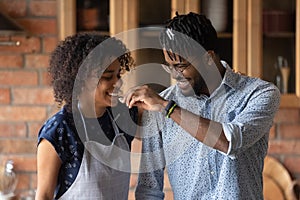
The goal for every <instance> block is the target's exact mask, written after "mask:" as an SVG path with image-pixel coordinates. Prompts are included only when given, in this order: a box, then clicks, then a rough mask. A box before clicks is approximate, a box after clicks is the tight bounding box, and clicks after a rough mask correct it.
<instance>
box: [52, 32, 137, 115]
mask: <svg viewBox="0 0 300 200" xmlns="http://www.w3.org/2000/svg"><path fill="white" fill-rule="evenodd" d="M96 47H97V48H96ZM92 51H93V52H92ZM91 53H93V54H91ZM91 55H93V57H94V58H93V59H91V57H92V56H91ZM111 57H114V58H117V59H118V60H119V62H120V63H121V70H122V71H123V72H125V71H129V70H130V69H131V68H132V67H133V64H134V61H133V58H132V57H131V54H130V52H129V51H128V49H127V48H126V46H125V45H124V44H123V42H122V41H120V40H118V39H116V38H114V37H110V36H107V35H100V34H98V33H91V32H90V33H77V34H75V35H72V36H68V37H66V38H65V40H63V41H61V42H60V43H59V44H58V46H57V47H56V48H55V50H54V51H53V52H52V54H51V57H50V66H49V68H48V71H49V73H50V75H51V78H52V80H51V85H52V86H53V90H54V98H55V101H56V102H57V103H58V105H59V106H62V104H65V107H66V109H67V110H68V111H69V112H71V111H72V101H74V100H77V97H78V95H79V94H80V93H81V88H82V86H83V82H84V80H86V78H87V77H88V76H89V75H90V72H91V71H92V70H94V69H99V71H98V72H99V74H101V73H102V72H103V71H104V70H105V68H106V67H108V65H107V64H109V63H105V61H107V59H106V58H108V59H109V58H111ZM86 60H89V62H86ZM83 63H88V64H83ZM82 68H85V69H82ZM79 70H80V76H78V72H79ZM82 72H84V73H82ZM99 74H98V75H99ZM74 94H76V96H73V95H74Z"/></svg>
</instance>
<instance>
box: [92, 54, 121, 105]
mask: <svg viewBox="0 0 300 200" xmlns="http://www.w3.org/2000/svg"><path fill="white" fill-rule="evenodd" d="M122 84H123V82H122V80H121V64H120V62H119V61H118V60H117V59H116V60H115V61H114V62H112V63H111V64H110V65H109V66H108V67H107V68H106V70H105V71H104V72H103V74H102V76H101V77H100V79H99V82H98V85H97V88H96V90H95V106H96V108H97V107H108V106H112V107H113V106H116V105H117V104H118V96H117V94H118V92H119V90H120V87H121V86H122Z"/></svg>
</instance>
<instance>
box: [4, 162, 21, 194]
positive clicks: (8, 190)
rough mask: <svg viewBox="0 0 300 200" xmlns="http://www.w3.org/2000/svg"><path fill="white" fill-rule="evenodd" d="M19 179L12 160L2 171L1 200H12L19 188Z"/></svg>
mask: <svg viewBox="0 0 300 200" xmlns="http://www.w3.org/2000/svg"><path fill="white" fill-rule="evenodd" d="M17 181H18V180H17V177H16V174H15V172H14V163H13V161H12V160H8V161H6V164H5V166H4V167H3V168H1V169H0V199H4V200H6V199H7V200H8V199H12V198H13V197H14V196H15V195H14V190H15V188H16V186H17Z"/></svg>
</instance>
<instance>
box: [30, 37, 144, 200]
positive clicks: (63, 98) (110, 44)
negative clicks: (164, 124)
mask: <svg viewBox="0 0 300 200" xmlns="http://www.w3.org/2000/svg"><path fill="white" fill-rule="evenodd" d="M132 66H133V59H132V57H131V55H130V53H129V52H128V50H127V49H126V47H125V46H124V44H123V43H122V42H121V41H120V40H117V39H115V38H112V37H109V36H101V35H98V34H96V33H82V34H76V35H73V36H69V37H67V38H66V39H65V40H64V41H62V42H61V43H60V44H59V45H58V46H57V48H56V49H55V50H54V52H53V53H52V55H51V60H50V67H49V72H50V74H51V76H52V85H53V89H54V97H55V100H56V102H58V104H59V105H60V106H62V105H63V106H62V108H61V110H60V111H59V112H57V113H56V114H55V115H54V116H52V117H51V118H50V119H48V120H47V121H46V123H45V124H44V125H43V127H42V128H41V130H40V132H39V136H38V150H37V193H36V200H40V199H43V200H44V199H127V198H128V189H129V176H130V159H129V155H130V147H131V142H132V140H133V138H134V134H135V131H136V126H135V125H136V123H137V115H138V114H137V109H136V108H134V109H130V110H128V109H126V106H125V105H123V104H120V103H118V95H119V93H120V87H121V85H122V82H121V80H120V78H121V75H122V73H124V72H125V71H129V70H130V69H131V68H132ZM127 115H128V116H127ZM130 118H131V119H130ZM128 122H132V123H128Z"/></svg>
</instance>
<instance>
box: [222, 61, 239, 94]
mask: <svg viewBox="0 0 300 200" xmlns="http://www.w3.org/2000/svg"><path fill="white" fill-rule="evenodd" d="M221 63H222V65H223V66H224V67H225V68H226V72H225V74H224V77H223V80H222V83H221V85H223V84H224V85H227V86H229V87H231V88H232V89H236V88H237V87H238V80H239V78H240V75H239V74H238V73H235V72H234V71H232V69H231V68H230V66H229V65H228V64H227V63H226V62H225V61H223V60H221Z"/></svg>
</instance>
